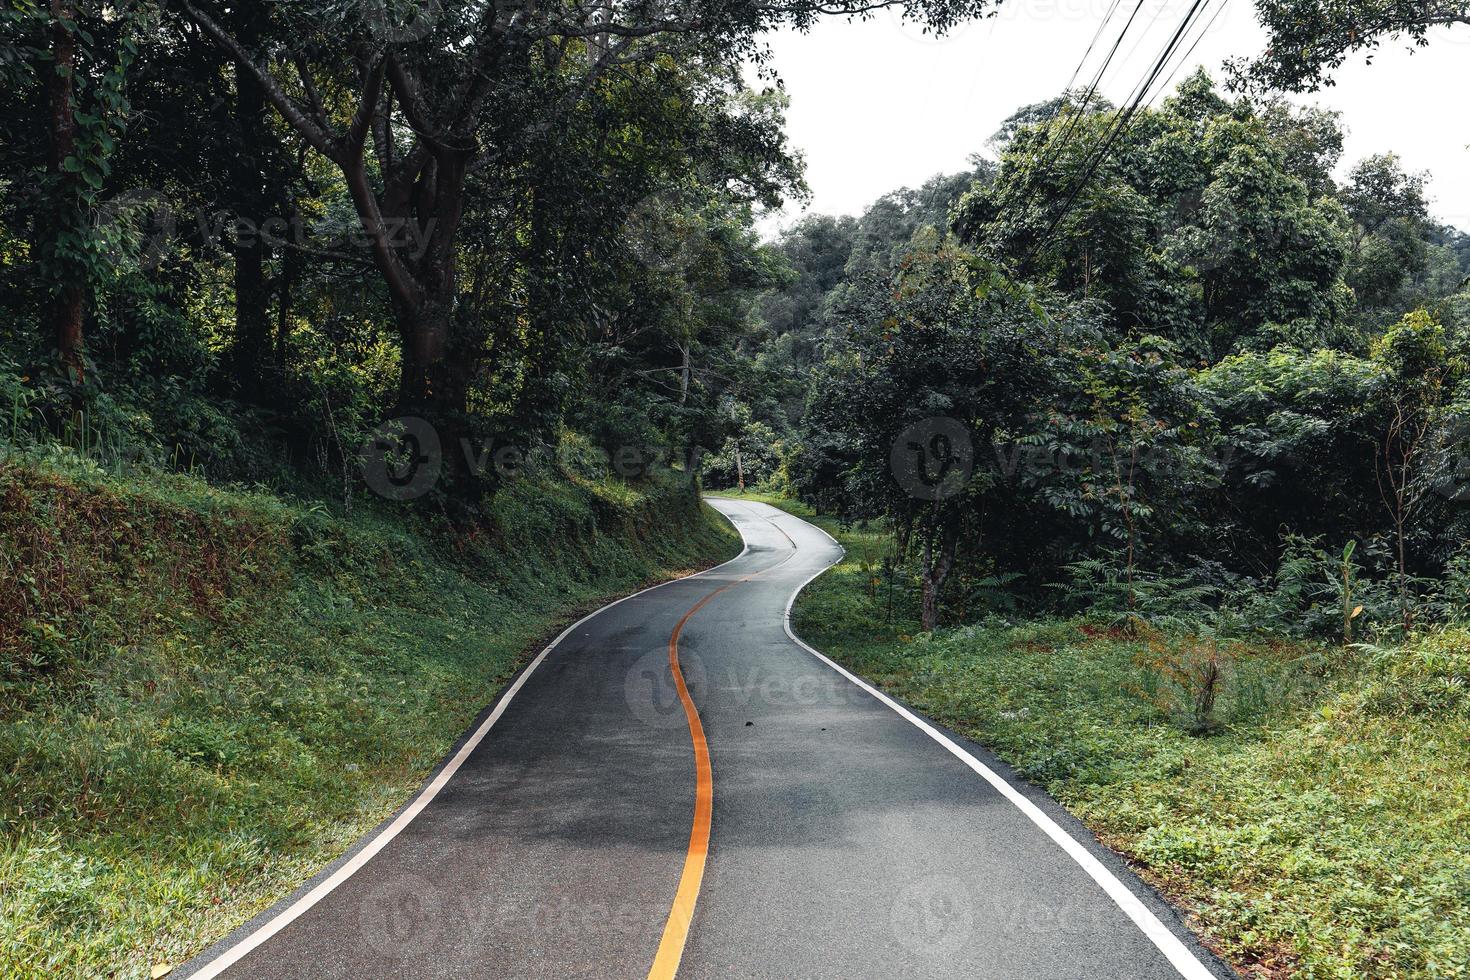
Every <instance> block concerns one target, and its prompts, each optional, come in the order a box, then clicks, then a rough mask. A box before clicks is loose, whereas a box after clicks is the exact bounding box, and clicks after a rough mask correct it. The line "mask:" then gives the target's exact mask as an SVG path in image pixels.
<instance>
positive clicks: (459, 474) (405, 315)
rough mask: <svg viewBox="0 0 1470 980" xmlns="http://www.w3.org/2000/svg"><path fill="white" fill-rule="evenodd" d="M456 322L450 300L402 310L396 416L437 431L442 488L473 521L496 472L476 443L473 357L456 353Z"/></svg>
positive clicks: (440, 488)
mask: <svg viewBox="0 0 1470 980" xmlns="http://www.w3.org/2000/svg"><path fill="white" fill-rule="evenodd" d="M452 317H453V313H452V312H451V303H450V301H449V299H448V298H447V297H439V298H436V299H435V300H433V301H430V302H429V303H427V304H425V306H424V307H423V308H422V309H420V310H417V311H413V310H403V311H399V313H398V321H399V332H400V334H402V337H403V357H402V361H401V367H400V372H399V386H398V405H397V409H396V412H395V414H396V415H397V416H398V417H400V418H421V419H423V420H424V421H426V422H428V423H429V424H430V425H431V426H433V428H434V432H435V434H436V435H437V436H438V442H439V451H438V455H439V459H438V462H439V465H440V475H439V483H438V489H439V490H440V491H441V492H442V493H443V495H444V497H445V498H446V499H448V500H450V501H451V502H452V505H453V507H454V509H455V510H456V512H457V514H458V516H460V517H464V518H469V517H472V516H473V514H472V512H473V510H474V508H475V505H476V504H477V503H478V501H479V499H480V496H481V495H482V493H483V492H484V491H485V489H487V488H488V487H490V486H492V485H493V482H494V479H495V471H494V469H493V466H491V465H490V464H491V463H492V461H491V460H489V459H482V458H481V456H480V453H479V450H480V449H481V448H482V447H479V446H476V445H474V443H473V439H472V433H471V431H470V427H469V424H468V419H469V407H468V406H469V388H470V381H471V379H472V377H473V372H474V366H473V361H472V360H471V358H470V357H468V356H465V355H463V354H460V353H457V352H456V351H455V350H454V344H453V338H452V326H451V323H452ZM481 467H483V469H481Z"/></svg>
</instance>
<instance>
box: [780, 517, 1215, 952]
mask: <svg viewBox="0 0 1470 980" xmlns="http://www.w3.org/2000/svg"><path fill="white" fill-rule="evenodd" d="M776 509H778V510H779V508H776ZM781 513H782V514H786V516H787V517H795V515H794V514H787V512H786V511H781ZM795 519H796V520H799V521H800V520H801V518H799V517H795ZM767 520H769V518H767ZM801 522H802V523H803V524H806V525H807V526H808V527H810V528H813V529H815V530H817V531H821V532H822V533H823V534H827V532H826V531H823V530H822V528H819V527H817V526H816V525H815V524H812V523H810V522H808V521H801ZM827 537H828V538H829V539H831V541H832V543H833V544H837V539H836V538H833V537H832V535H830V534H827ZM837 546H838V547H839V548H841V547H842V546H841V545H840V544H839V545H837ZM843 554H844V555H845V554H846V549H843ZM838 561H841V559H840V558H839V559H838ZM836 564H837V562H833V563H832V565H828V566H827V567H826V568H823V569H822V570H821V571H818V572H817V573H816V574H814V575H812V577H811V578H809V579H807V580H806V581H804V582H802V583H801V584H800V585H799V586H797V587H796V590H795V591H794V592H792V593H791V598H790V599H788V600H786V614H785V627H786V635H787V636H789V637H790V638H791V640H792V641H793V642H794V643H795V644H796V645H797V646H799V647H801V648H802V649H803V650H805V651H806V652H807V653H809V654H811V655H812V656H814V657H816V658H817V659H818V660H820V661H822V663H824V664H826V665H827V666H828V667H831V668H832V669H833V670H835V671H837V673H839V674H841V675H842V676H843V677H845V678H847V679H848V680H849V681H851V682H852V683H854V684H856V685H857V686H858V687H860V688H862V689H863V690H864V691H867V692H868V693H869V694H871V695H872V696H873V697H875V698H877V699H878V701H880V702H882V703H883V704H885V705H887V706H888V707H889V708H892V709H893V710H894V711H895V712H896V713H897V714H898V715H899V717H901V718H903V719H904V720H905V721H907V722H908V723H909V724H911V725H913V726H914V727H915V728H917V729H919V731H921V732H923V733H924V734H925V735H928V736H929V737H930V738H932V739H933V740H934V741H936V742H938V743H939V744H940V745H942V746H943V747H944V748H945V749H946V750H947V751H948V752H949V753H950V754H951V755H953V756H954V757H955V758H956V759H959V760H960V761H961V762H963V763H964V764H965V765H966V766H969V767H970V769H971V770H973V771H974V772H975V773H976V774H977V775H979V776H980V777H981V778H982V779H984V780H985V781H986V782H987V783H989V784H990V785H991V786H992V787H993V788H994V789H995V791H996V792H998V793H999V794H1000V795H1001V796H1004V797H1005V798H1006V799H1007V800H1009V801H1010V802H1011V803H1012V804H1013V805H1014V806H1015V807H1016V809H1018V810H1020V811H1021V812H1022V813H1024V814H1025V815H1026V816H1027V818H1029V819H1030V821H1031V822H1032V823H1034V824H1035V825H1036V826H1037V827H1038V828H1040V829H1041V831H1042V832H1043V833H1044V834H1046V836H1048V837H1050V838H1051V839H1052V841H1053V842H1054V843H1055V844H1056V845H1057V846H1058V847H1060V848H1061V849H1062V850H1063V851H1065V852H1066V853H1067V856H1068V857H1070V858H1071V859H1072V860H1074V861H1076V862H1077V863H1078V864H1079V865H1081V866H1082V870H1083V871H1086V872H1087V874H1088V876H1089V877H1091V878H1092V880H1093V881H1095V882H1097V883H1098V885H1099V886H1100V887H1101V888H1102V890H1103V891H1104V892H1106V893H1107V896H1108V897H1109V898H1111V899H1112V900H1113V902H1114V903H1115V904H1116V905H1117V906H1118V908H1120V909H1122V910H1123V912H1124V914H1125V915H1127V916H1128V918H1130V919H1132V920H1133V924H1134V925H1136V926H1138V928H1139V930H1141V931H1142V932H1143V934H1144V935H1145V936H1147V937H1148V938H1149V940H1150V941H1151V942H1152V943H1153V944H1154V945H1155V946H1157V947H1158V949H1159V952H1161V953H1163V954H1164V957H1165V958H1166V959H1168V961H1169V963H1170V964H1172V965H1173V967H1174V969H1176V970H1178V971H1179V975H1180V976H1182V977H1185V978H1186V980H1216V974H1215V973H1214V972H1213V971H1211V970H1210V969H1209V968H1208V967H1207V966H1205V965H1204V964H1203V963H1201V962H1200V960H1199V957H1197V956H1195V955H1194V953H1193V951H1191V950H1190V949H1189V947H1187V946H1185V945H1184V943H1182V942H1180V940H1179V937H1178V936H1176V935H1174V933H1173V932H1172V931H1170V929H1169V927H1168V926H1166V925H1164V923H1163V922H1162V921H1160V919H1159V917H1158V916H1157V915H1155V914H1154V913H1153V910H1152V909H1150V908H1149V907H1148V906H1147V905H1144V904H1143V902H1142V901H1141V900H1140V899H1139V897H1138V896H1137V895H1135V894H1133V891H1132V890H1131V889H1130V888H1129V887H1128V886H1127V885H1125V884H1123V882H1122V881H1121V880H1120V879H1119V878H1118V876H1117V875H1115V874H1113V872H1112V871H1110V870H1108V868H1107V867H1106V866H1105V865H1104V864H1103V863H1102V862H1101V861H1099V860H1098V859H1097V857H1096V856H1095V855H1094V854H1093V853H1092V852H1091V851H1089V850H1088V849H1087V848H1086V847H1083V846H1082V845H1081V844H1080V843H1078V842H1077V840H1076V839H1075V838H1073V837H1072V835H1071V834H1069V833H1067V832H1066V831H1065V830H1063V829H1062V828H1061V826H1060V825H1058V824H1057V822H1056V821H1055V820H1053V819H1052V818H1051V817H1049V816H1047V815H1046V813H1044V812H1043V811H1042V810H1041V808H1040V807H1038V806H1037V805H1036V804H1035V803H1032V802H1031V801H1030V800H1028V799H1027V798H1026V797H1025V796H1023V795H1022V794H1021V792H1020V791H1019V790H1017V789H1016V788H1015V787H1014V786H1012V785H1011V784H1010V783H1008V782H1006V781H1005V780H1004V779H1002V778H1001V776H1000V774H999V773H997V772H996V771H995V770H994V769H991V768H990V767H989V766H987V765H986V764H985V763H983V762H981V761H980V760H979V759H977V758H975V757H974V756H973V755H971V754H970V753H968V752H966V751H965V750H964V749H962V748H960V747H959V746H958V745H956V744H955V743H954V741H953V740H952V739H950V738H949V737H948V736H946V735H945V734H944V733H943V732H941V731H939V729H937V728H935V727H934V726H933V725H931V724H929V723H928V722H927V721H925V720H924V719H922V718H920V717H919V716H918V715H916V714H914V713H913V712H912V711H910V710H909V709H907V708H905V707H904V706H903V705H901V704H899V703H898V702H897V701H895V700H893V699H892V698H891V697H889V696H888V695H886V694H884V693H883V692H882V691H880V690H878V689H877V688H876V687H874V686H873V685H871V684H869V683H868V682H867V681H865V680H863V679H862V678H861V677H858V676H857V675H856V674H854V673H852V671H850V670H848V669H847V668H846V667H843V666H842V665H841V664H839V663H837V661H835V660H833V659H832V658H831V657H829V656H827V655H826V654H824V653H822V652H821V651H820V650H818V649H816V648H815V647H813V646H812V645H811V644H809V643H807V642H806V641H805V640H803V639H802V638H801V637H799V636H797V635H796V631H795V630H793V629H792V628H791V609H792V607H793V606H795V605H796V597H797V596H799V595H800V594H801V592H802V590H803V589H805V588H806V587H807V586H808V585H810V584H812V583H813V582H815V581H816V580H817V579H818V578H820V577H821V576H822V575H824V574H825V573H826V572H827V571H828V570H829V569H831V568H832V567H833V565H836Z"/></svg>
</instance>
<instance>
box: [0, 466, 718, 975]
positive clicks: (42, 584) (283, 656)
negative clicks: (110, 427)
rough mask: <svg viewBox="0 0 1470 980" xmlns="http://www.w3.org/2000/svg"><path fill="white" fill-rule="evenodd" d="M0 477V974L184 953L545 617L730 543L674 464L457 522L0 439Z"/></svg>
mask: <svg viewBox="0 0 1470 980" xmlns="http://www.w3.org/2000/svg"><path fill="white" fill-rule="evenodd" d="M0 501H3V507H0V580H3V581H5V582H6V583H7V586H6V589H5V591H4V592H3V593H0V976H3V977H39V976H82V975H91V976H117V977H147V976H150V974H151V972H152V970H153V968H154V967H155V966H159V965H161V964H177V963H179V962H182V961H183V960H184V959H186V958H187V957H188V956H190V955H192V954H193V953H196V952H198V951H199V950H201V949H202V948H203V947H204V946H205V945H207V943H208V942H210V941H212V940H215V939H218V938H220V937H222V936H223V935H224V934H226V933H227V932H228V931H229V930H231V929H232V928H233V927H235V926H236V925H239V924H240V923H241V922H243V921H245V920H246V919H247V918H249V917H250V916H251V915H253V914H255V913H256V912H259V911H260V910H262V909H263V908H265V907H267V906H268V905H269V904H270V903H272V902H273V901H275V900H276V899H279V898H281V897H282V896H284V895H285V894H287V893H289V892H290V891H291V890H293V889H294V888H295V887H296V886H297V885H299V884H300V883H301V882H302V881H304V880H305V879H306V878H308V877H310V876H311V875H312V874H313V873H315V872H316V871H317V870H318V869H319V868H320V867H322V866H323V865H324V864H326V863H327V862H328V861H330V860H331V859H332V858H334V857H336V856H337V855H338V854H340V853H341V852H342V851H343V850H345V849H346V848H347V847H348V846H349V845H350V844H351V843H353V842H354V841H355V840H356V839H357V838H358V837H359V836H360V835H362V834H363V833H364V832H366V831H367V830H369V829H370V828H372V827H373V826H374V825H375V824H376V823H378V822H379V821H380V820H382V819H383V818H384V817H386V816H387V815H388V814H390V813H391V812H392V811H393V810H394V809H396V808H397V807H398V806H400V805H401V804H402V803H404V802H405V801H406V800H407V799H408V797H409V795H410V794H411V793H412V792H413V791H414V790H415V789H416V788H417V787H418V785H419V783H420V781H421V780H422V779H423V778H424V777H425V775H426V774H427V773H428V772H429V771H430V770H431V769H432V767H433V766H434V765H436V764H437V763H438V762H439V761H440V760H441V759H442V758H443V756H444V755H445V754H446V752H447V751H448V749H449V748H450V747H451V745H452V744H453V742H454V741H455V740H456V739H457V738H458V737H459V736H460V735H461V734H463V733H464V732H465V731H466V730H467V728H468V727H469V725H470V723H471V721H472V720H473V719H474V717H475V716H476V714H477V713H478V712H479V711H480V710H481V709H482V708H483V707H484V706H485V705H487V704H489V703H490V702H491V701H492V700H493V699H494V698H495V697H496V695H497V694H498V693H499V691H500V690H501V688H502V687H503V685H504V684H505V683H506V681H507V680H508V679H509V678H510V677H511V676H512V675H513V674H514V672H515V671H516V669H517V668H518V667H519V666H520V665H521V664H522V663H523V662H524V661H525V659H526V656H527V655H528V654H531V653H534V652H535V649H536V647H537V645H538V644H539V643H541V642H542V641H544V640H545V639H547V638H548V637H549V635H550V634H551V633H552V632H553V630H554V629H556V628H558V625H559V624H562V623H563V622H565V621H566V620H567V619H568V618H569V617H572V616H573V615H574V614H576V613H577V611H578V610H580V609H584V608H586V607H592V606H595V605H597V604H600V603H601V602H603V601H605V600H606V599H607V598H609V597H611V596H613V595H615V594H619V593H626V592H628V591H631V590H633V589H635V588H636V587H637V586H639V585H640V584H643V583H646V582H648V581H650V580H653V579H660V578H665V577H668V576H671V575H674V574H677V573H679V572H683V571H689V570H693V569H696V568H699V567H703V566H706V565H708V564H711V563H714V562H716V561H721V560H724V559H726V558H728V557H730V556H731V555H733V554H734V553H735V552H736V551H737V550H738V547H739V546H738V543H737V542H736V539H735V535H734V534H733V532H732V531H731V530H730V528H729V526H728V524H726V523H725V522H724V521H723V520H721V519H720V518H718V517H717V516H715V515H713V514H712V513H711V512H709V511H707V510H703V509H701V505H700V504H699V503H698V502H697V500H696V498H695V497H694V496H693V495H692V494H691V493H690V492H689V489H688V485H687V481H686V482H684V483H679V482H675V481H674V480H673V479H668V480H663V481H659V482H653V483H645V484H644V485H641V486H636V487H635V486H630V485H628V484H627V483H626V482H624V481H622V480H620V479H616V478H612V477H609V476H607V475H606V474H602V475H596V474H590V475H577V474H571V473H566V472H557V473H544V474H542V475H541V476H540V477H535V476H532V475H529V474H528V475H526V476H525V477H524V478H523V479H520V480H517V481H514V482H512V483H509V484H507V485H506V486H505V487H504V488H503V490H502V492H501V493H499V494H498V495H497V496H496V498H495V502H494V505H493V507H492V508H490V509H489V510H488V512H487V513H486V515H485V516H484V518H483V519H482V520H481V522H480V523H479V524H477V526H476V527H475V528H474V529H473V530H472V531H468V532H465V533H462V534H456V533H450V532H449V531H448V530H447V529H446V528H444V527H442V526H438V525H436V524H435V523H434V522H433V521H431V520H423V521H409V522H405V521H404V520H403V517H402V515H401V514H394V513H391V512H384V511H383V510H379V511H377V512H374V511H373V510H372V509H369V510H368V511H367V512H363V511H362V510H359V512H358V513H357V514H355V515H354V516H352V517H350V518H349V517H346V516H344V515H343V514H342V513H341V512H340V509H337V510H335V511H334V510H333V509H330V508H328V507H326V506H323V505H320V504H311V503H308V502H301V501H294V500H289V499H283V498H280V497H277V496H273V495H269V494H265V493H261V492H254V493H252V492H245V491H237V490H221V489H217V488H213V487H210V486H209V485H207V484H205V483H204V482H202V481H200V480H198V479H196V478H192V477H189V476H186V475H173V476H169V475H162V474H160V475H156V476H154V477H153V478H151V479H149V480H147V481H142V480H139V479H137V478H136V477H127V476H117V475H112V474H109V473H107V472H105V471H103V470H101V469H100V468H99V467H98V466H97V465H96V464H95V463H90V464H89V463H87V462H84V461H82V460H81V459H79V458H77V457H75V456H66V455H64V454H55V453H53V454H52V455H51V458H50V459H48V460H43V459H40V458H38V457H35V456H33V455H28V454H19V455H18V454H8V455H5V456H0ZM676 527H677V528H681V529H682V530H681V531H680V532H679V533H677V534H671V533H670V532H669V529H670V528H676ZM12 586H13V588H12Z"/></svg>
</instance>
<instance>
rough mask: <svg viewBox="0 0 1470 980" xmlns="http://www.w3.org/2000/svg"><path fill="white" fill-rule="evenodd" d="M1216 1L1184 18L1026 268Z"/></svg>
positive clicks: (1202, 3)
mask: <svg viewBox="0 0 1470 980" xmlns="http://www.w3.org/2000/svg"><path fill="white" fill-rule="evenodd" d="M1212 2H1213V0H1193V3H1192V4H1191V6H1190V8H1189V11H1188V12H1187V13H1186V14H1185V15H1184V19H1183V20H1182V21H1180V24H1179V27H1178V29H1177V30H1176V31H1175V32H1174V35H1173V36H1172V37H1171V38H1170V40H1169V43H1168V44H1167V45H1166V46H1165V48H1164V51H1163V52H1162V53H1161V54H1160V55H1159V57H1158V58H1157V59H1155V61H1154V64H1153V67H1152V68H1151V69H1150V70H1149V72H1148V73H1147V74H1146V75H1145V76H1144V78H1143V80H1142V81H1140V82H1139V84H1138V86H1137V87H1136V88H1135V89H1134V90H1133V94H1132V95H1131V97H1130V99H1129V101H1128V104H1127V107H1126V108H1125V109H1120V110H1119V111H1118V112H1117V113H1116V114H1115V116H1114V121H1113V125H1112V126H1111V127H1110V128H1109V131H1108V133H1107V135H1106V137H1105V138H1104V140H1103V143H1102V146H1101V147H1100V148H1099V149H1098V150H1097V151H1096V152H1095V153H1094V154H1093V155H1092V157H1091V158H1090V159H1089V161H1088V163H1087V164H1086V167H1085V170H1084V172H1083V175H1082V179H1081V180H1079V181H1078V182H1077V183H1076V185H1075V186H1074V187H1073V188H1072V190H1071V192H1070V193H1069V194H1068V195H1067V200H1066V202H1065V203H1064V204H1063V205H1062V208H1061V210H1060V211H1058V212H1057V214H1056V216H1055V217H1054V218H1053V219H1052V220H1051V222H1050V224H1048V226H1047V228H1046V230H1045V231H1044V232H1043V233H1042V234H1041V236H1040V237H1039V238H1038V239H1037V240H1036V244H1035V245H1034V246H1032V248H1031V250H1030V251H1029V252H1028V253H1027V254H1026V258H1025V259H1024V260H1023V261H1022V265H1023V266H1024V265H1026V264H1027V263H1029V262H1030V261H1031V260H1032V259H1033V258H1035V257H1036V255H1037V253H1038V252H1040V251H1041V249H1042V248H1043V247H1044V246H1045V245H1046V244H1047V242H1048V240H1049V239H1050V238H1051V236H1052V235H1053V234H1054V233H1055V232H1056V230H1057V228H1058V227H1060V225H1061V223H1062V222H1063V221H1064V220H1065V219H1066V217H1067V215H1068V214H1070V213H1071V211H1072V208H1073V207H1074V206H1075V205H1076V203H1077V199H1078V198H1079V197H1081V196H1082V192H1083V191H1084V190H1085V189H1086V188H1087V185H1088V184H1089V183H1090V182H1091V181H1092V178H1093V177H1094V176H1095V175H1096V173H1097V171H1098V169H1099V168H1100V167H1101V166H1102V163H1103V161H1104V160H1106V159H1107V156H1108V154H1109V153H1110V152H1111V151H1112V148H1113V145H1114V144H1115V143H1117V141H1118V139H1119V137H1121V136H1122V135H1123V133H1125V132H1126V131H1127V129H1128V127H1129V126H1130V125H1131V124H1132V121H1133V117H1134V116H1135V115H1136V114H1137V113H1138V110H1139V109H1140V108H1141V107H1142V105H1143V102H1144V100H1145V99H1146V98H1147V97H1148V93H1149V90H1150V89H1151V88H1153V87H1154V84H1155V83H1156V82H1157V81H1158V79H1159V77H1160V76H1161V75H1162V74H1163V73H1164V71H1165V69H1166V68H1167V66H1168V65H1169V63H1170V62H1171V61H1173V59H1174V55H1175V54H1176V53H1177V52H1178V50H1179V48H1180V45H1181V44H1182V42H1183V40H1184V38H1185V37H1186V36H1187V35H1188V33H1189V30H1190V28H1191V27H1193V26H1194V25H1195V24H1196V23H1197V22H1198V18H1199V16H1200V14H1201V13H1202V12H1203V11H1204V10H1205V9H1206V8H1208V6H1209V5H1210V3H1212ZM1195 43H1196V44H1197V43H1198V41H1197V40H1196V42H1195ZM1191 50H1192V49H1191ZM1175 70H1176V71H1177V70H1178V69H1177V68H1176V69H1175Z"/></svg>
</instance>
